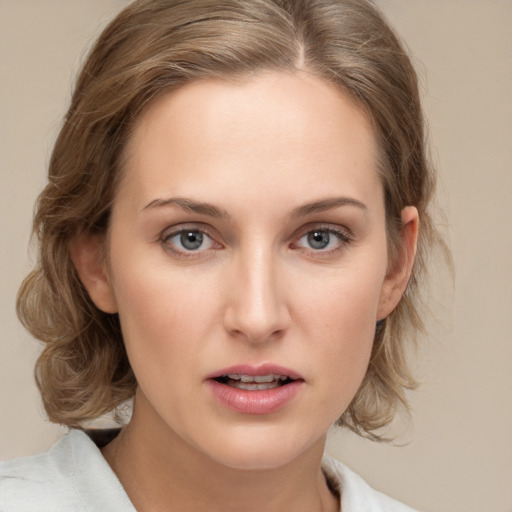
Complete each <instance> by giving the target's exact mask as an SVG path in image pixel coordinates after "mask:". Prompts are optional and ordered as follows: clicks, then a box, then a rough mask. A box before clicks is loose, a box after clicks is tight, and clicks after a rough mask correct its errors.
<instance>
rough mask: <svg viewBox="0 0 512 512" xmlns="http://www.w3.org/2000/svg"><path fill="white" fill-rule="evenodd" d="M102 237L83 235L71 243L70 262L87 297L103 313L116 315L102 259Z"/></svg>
mask: <svg viewBox="0 0 512 512" xmlns="http://www.w3.org/2000/svg"><path fill="white" fill-rule="evenodd" d="M104 238H105V237H104V236H103V235H84V236H80V237H78V238H76V239H75V240H73V241H72V242H71V245H70V249H69V253H70V257H71V261H72V262H73V265H74V266H75V269H76V271H77V273H78V276H79V277H80V281H81V282H82V284H83V285H84V287H85V289H86V290H87V293H88V294H89V297H90V298H91V300H92V301H93V302H94V304H95V305H96V307H97V308H98V309H101V310H102V311H103V312H105V313H117V304H116V300H115V296H114V293H113V290H112V286H111V282H110V278H109V275H108V272H107V267H106V263H105V257H104Z"/></svg>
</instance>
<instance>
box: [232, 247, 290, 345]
mask: <svg viewBox="0 0 512 512" xmlns="http://www.w3.org/2000/svg"><path fill="white" fill-rule="evenodd" d="M277 259H278V257H277V256H275V255H273V254H272V251H270V250H264V249H260V250H258V251H252V254H251V255H250V256H247V257H244V256H242V255H240V257H239V258H238V259H237V260H236V262H235V263H234V265H233V268H232V272H231V275H230V278H229V279H228V287H229V289H228V291H227V296H228V301H227V305H226V309H225V316H224V325H225V329H226V330H227V331H228V332H229V333H230V335H231V336H234V337H237V338H240V339H244V340H246V341H248V342H250V343H262V342H265V341H268V340H272V339H274V340H275V339H277V338H280V337H282V335H283V334H284V333H285V332H286V330H287V329H288V327H289V325H290V314H289V308H288V304H287V302H286V297H285V295H286V294H285V293H284V288H285V287H284V285H283V282H282V281H283V276H282V272H280V271H279V268H278V262H277V261H276V260H277Z"/></svg>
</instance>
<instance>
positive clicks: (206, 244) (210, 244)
mask: <svg viewBox="0 0 512 512" xmlns="http://www.w3.org/2000/svg"><path fill="white" fill-rule="evenodd" d="M162 241H163V243H164V244H165V246H166V247H167V248H168V249H169V250H171V251H172V252H174V253H178V254H179V253H192V252H198V253H199V252H203V251H207V250H209V249H212V248H214V247H215V246H216V244H215V242H214V241H213V240H212V239H211V238H210V237H209V236H208V235H207V234H206V233H205V232H204V231H202V230H200V229H180V230H179V231H173V232H172V233H169V234H165V235H164V236H163V237H162Z"/></svg>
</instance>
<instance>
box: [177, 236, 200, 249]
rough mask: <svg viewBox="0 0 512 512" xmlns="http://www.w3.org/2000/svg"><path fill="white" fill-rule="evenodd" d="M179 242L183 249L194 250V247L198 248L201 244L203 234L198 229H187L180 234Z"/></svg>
mask: <svg viewBox="0 0 512 512" xmlns="http://www.w3.org/2000/svg"><path fill="white" fill-rule="evenodd" d="M180 242H181V244H182V245H183V247H185V249H189V250H190V251H194V250H195V249H199V247H201V245H202V244H203V235H202V233H199V232H198V231H188V232H185V233H182V234H181V237H180Z"/></svg>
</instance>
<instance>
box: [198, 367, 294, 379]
mask: <svg viewBox="0 0 512 512" xmlns="http://www.w3.org/2000/svg"><path fill="white" fill-rule="evenodd" d="M233 374H237V375H248V376H251V377H256V376H261V375H271V374H273V375H282V376H286V377H289V378H290V379H292V380H299V379H300V380H304V378H303V377H302V375H300V374H299V373H298V372H296V371H294V370H291V369H290V368H286V367H284V366H280V365H277V364H272V363H264V364H261V365H250V364H237V365H233V366H228V367H226V368H222V369H221V370H217V371H215V372H212V373H211V374H209V375H207V377H206V378H207V379H217V378H219V377H223V376H226V375H233Z"/></svg>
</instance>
